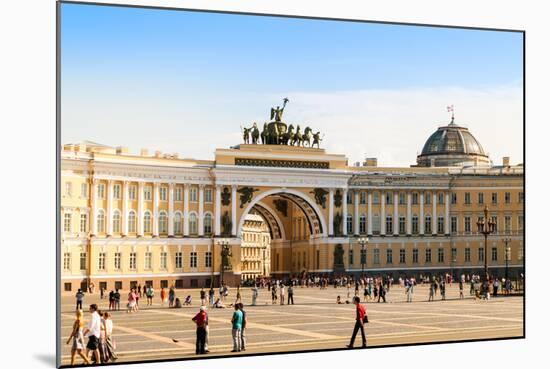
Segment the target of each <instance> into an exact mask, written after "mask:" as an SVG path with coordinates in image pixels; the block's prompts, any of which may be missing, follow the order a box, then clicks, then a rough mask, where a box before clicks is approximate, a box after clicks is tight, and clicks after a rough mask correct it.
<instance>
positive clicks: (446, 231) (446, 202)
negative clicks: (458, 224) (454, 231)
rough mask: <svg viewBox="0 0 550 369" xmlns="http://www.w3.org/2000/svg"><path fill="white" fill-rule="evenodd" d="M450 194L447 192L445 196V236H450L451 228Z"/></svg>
mask: <svg viewBox="0 0 550 369" xmlns="http://www.w3.org/2000/svg"><path fill="white" fill-rule="evenodd" d="M449 206H450V204H449V193H448V192H447V193H446V194H445V234H450V233H451V232H450V227H449V222H450V219H449Z"/></svg>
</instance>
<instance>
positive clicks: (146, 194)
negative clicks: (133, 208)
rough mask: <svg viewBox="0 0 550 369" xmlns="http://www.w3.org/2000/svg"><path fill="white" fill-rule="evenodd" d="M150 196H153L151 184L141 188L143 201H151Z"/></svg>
mask: <svg viewBox="0 0 550 369" xmlns="http://www.w3.org/2000/svg"><path fill="white" fill-rule="evenodd" d="M152 198H153V193H152V189H151V186H145V187H144V188H143V199H144V200H145V201H151V199H152Z"/></svg>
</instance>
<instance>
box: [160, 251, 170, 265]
mask: <svg viewBox="0 0 550 369" xmlns="http://www.w3.org/2000/svg"><path fill="white" fill-rule="evenodd" d="M167 264H168V253H167V252H166V251H163V252H161V253H160V269H166V268H167Z"/></svg>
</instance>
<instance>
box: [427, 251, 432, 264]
mask: <svg viewBox="0 0 550 369" xmlns="http://www.w3.org/2000/svg"><path fill="white" fill-rule="evenodd" d="M431 262H432V249H426V263H431Z"/></svg>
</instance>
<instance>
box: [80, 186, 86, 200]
mask: <svg viewBox="0 0 550 369" xmlns="http://www.w3.org/2000/svg"><path fill="white" fill-rule="evenodd" d="M80 197H88V184H87V183H81V184H80Z"/></svg>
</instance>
